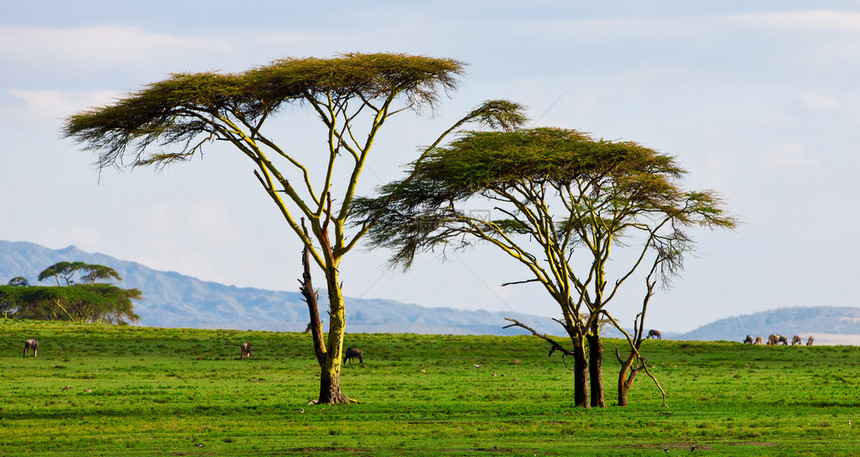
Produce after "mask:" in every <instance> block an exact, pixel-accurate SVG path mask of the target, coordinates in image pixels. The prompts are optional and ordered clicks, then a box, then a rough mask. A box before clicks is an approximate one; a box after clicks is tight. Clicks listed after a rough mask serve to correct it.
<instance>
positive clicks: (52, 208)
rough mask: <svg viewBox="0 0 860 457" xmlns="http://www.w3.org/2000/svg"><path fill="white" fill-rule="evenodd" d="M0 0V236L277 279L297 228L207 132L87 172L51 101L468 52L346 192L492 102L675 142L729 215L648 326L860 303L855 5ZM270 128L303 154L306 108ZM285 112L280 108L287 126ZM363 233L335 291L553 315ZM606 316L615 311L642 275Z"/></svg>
mask: <svg viewBox="0 0 860 457" xmlns="http://www.w3.org/2000/svg"><path fill="white" fill-rule="evenodd" d="M310 3H312V2H286V1H256V2H255V1H250V2H243V3H236V2H220V1H194V0H184V1H180V2H177V1H175V0H171V1H146V2H142V1H141V2H133V1H129V2H108V1H89V2H87V1H77V2H65V1H55V2H46V1H30V2H20V1H14V2H13V1H8V0H2V1H0V6H2V10H3V11H4V14H3V16H2V17H0V43H2V45H0V61H2V62H3V64H2V71H0V207H2V208H3V213H2V217H0V239H5V240H10V241H32V242H36V243H40V244H43V245H46V246H48V247H52V248H62V247H65V246H68V245H71V244H74V245H76V246H78V247H79V248H81V249H84V250H87V251H95V252H102V253H105V254H109V255H112V256H114V257H118V258H121V259H126V260H134V261H138V262H141V263H144V264H146V265H147V266H150V267H152V268H157V269H162V270H173V271H179V272H181V273H184V274H188V275H192V276H196V277H199V278H202V279H207V280H213V281H219V282H224V283H228V284H235V285H238V286H252V287H262V288H269V289H281V290H283V289H295V287H296V286H297V282H296V278H298V276H299V270H300V265H299V257H298V254H299V251H300V246H299V244H298V242H297V240H296V239H294V237H293V236H292V235H291V234H290V232H289V231H288V228H287V227H286V225H285V223H284V222H283V220H282V219H280V218H279V216H278V214H277V212H276V210H275V208H274V207H273V206H272V204H271V202H270V201H268V200H267V197H266V196H265V195H264V194H263V193H262V191H261V190H260V189H259V187H258V186H259V185H258V184H257V182H256V181H255V179H254V177H253V175H252V172H251V171H252V168H251V166H250V164H248V163H245V162H244V161H243V160H242V158H241V157H238V156H237V155H236V154H235V153H233V152H232V151H230V150H227V149H217V148H215V149H212V150H209V151H208V152H207V153H206V154H205V156H204V157H203V158H202V159H199V160H194V161H192V162H191V163H188V164H182V165H180V166H175V167H173V168H170V169H167V170H165V171H163V172H161V173H156V172H154V171H153V170H149V169H138V170H135V171H133V172H125V171H114V170H105V171H104V172H102V173H101V175H99V173H98V171H97V169H96V168H95V167H94V166H93V161H94V156H92V155H91V154H90V153H88V152H85V151H81V150H80V149H79V148H78V147H77V146H76V145H75V144H74V143H73V142H71V141H69V140H64V139H62V138H60V128H61V125H62V120H63V118H64V117H66V116H68V115H70V114H72V113H75V112H77V111H80V110H83V109H85V108H87V107H90V106H95V105H100V104H103V103H107V102H110V101H111V100H112V99H113V98H115V97H117V96H120V95H122V94H123V93H126V92H128V91H132V90H135V89H137V88H139V87H141V86H142V85H144V84H146V83H149V82H153V81H157V80H161V79H163V78H165V77H166V76H167V75H169V74H170V73H175V72H197V71H209V70H220V71H226V72H232V71H242V70H245V69H248V68H251V67H253V66H256V65H263V64H266V63H269V62H270V61H272V60H274V59H277V58H280V57H286V56H296V57H302V56H318V57H327V56H333V55H336V54H338V53H342V52H354V51H357V52H402V53H409V54H422V55H429V56H435V57H451V58H455V59H458V60H461V61H463V62H466V63H467V64H468V67H467V73H466V74H465V75H464V76H463V77H462V78H461V80H460V85H459V89H458V90H457V91H456V92H454V93H452V94H451V96H450V98H448V99H443V100H442V102H441V103H440V105H439V107H438V109H437V111H436V112H435V113H425V114H424V115H422V116H416V115H414V114H412V113H404V114H401V115H399V117H398V119H397V121H396V122H392V123H391V124H390V125H387V126H386V128H387V130H385V131H383V132H382V137H381V138H380V141H379V143H378V144H377V145H376V146H375V148H376V150H375V156H374V157H373V158H372V159H371V161H370V162H369V164H368V167H369V168H368V173H366V174H365V175H364V178H363V179H364V181H363V183H362V185H363V190H364V191H365V192H370V191H371V190H372V189H373V187H374V186H376V185H379V184H381V183H383V182H387V181H390V180H392V179H396V178H398V177H399V176H400V173H401V165H402V164H404V163H407V162H409V161H410V160H412V159H414V157H415V150H416V148H417V147H418V146H420V145H422V144H427V143H429V142H431V141H432V140H433V139H434V138H435V136H436V135H437V134H438V133H439V132H440V131H441V130H442V129H444V128H445V127H446V126H447V125H450V124H451V123H452V122H453V121H454V120H455V119H457V118H458V117H460V116H461V115H462V114H463V113H464V112H466V111H467V110H468V109H470V108H472V107H474V106H476V105H478V104H479V103H480V102H482V101H483V100H486V99H490V98H505V99H510V100H514V101H517V102H520V103H523V104H525V105H527V106H528V107H529V114H530V115H531V117H532V118H533V119H534V124H533V125H541V126H558V127H564V128H574V129H578V130H582V131H585V132H590V133H591V134H592V135H593V136H595V137H601V138H607V139H612V140H619V139H623V140H630V141H636V142H639V143H642V144H644V145H646V146H649V147H652V148H654V149H657V150H659V151H661V152H664V153H667V154H671V155H674V156H676V157H677V158H678V160H679V162H680V163H681V164H682V165H683V166H684V167H685V168H686V169H687V170H688V171H689V174H688V176H687V180H686V182H687V185H688V187H689V188H693V189H714V190H716V191H718V192H719V193H720V194H721V195H722V196H723V198H724V199H725V201H726V203H727V205H728V207H729V208H730V210H731V212H732V213H733V214H734V215H736V216H737V217H739V218H740V219H741V221H742V225H741V226H740V227H738V229H737V230H735V231H733V232H708V231H697V232H695V233H694V237H695V238H696V240H697V241H698V244H697V250H698V252H697V254H696V255H695V256H692V257H689V258H688V259H687V262H686V270H685V271H684V273H683V275H682V276H681V278H679V279H678V280H677V281H675V283H674V285H673V287H672V288H671V289H670V290H668V291H663V292H660V294H659V295H658V296H657V297H656V298H655V299H654V301H653V305H652V310H651V311H650V313H649V315H650V318H649V323H648V325H649V326H651V327H655V328H663V329H666V330H669V331H686V330H690V329H692V328H695V327H697V326H699V325H702V324H705V323H708V322H710V321H712V320H715V319H718V318H721V317H726V316H732V315H739V314H747V313H751V312H756V311H761V310H766V309H772V308H777V307H784V306H815V305H828V306H860V293H858V292H857V290H856V288H855V287H853V284H854V282H855V277H856V276H857V273H858V267H857V266H856V265H857V259H858V258H860V248H858V243H857V242H856V233H857V231H858V229H857V227H858V223H860V216H858V211H857V207H858V205H857V203H856V196H857V195H858V190H860V189H858V188H860V180H858V179H857V178H856V177H855V174H856V173H857V170H858V162H860V150H858V145H860V141H858V140H860V85H858V84H857V78H858V75H860V65H858V62H860V6H858V5H857V3H856V2H848V1H830V2H828V1H821V2H792V1H773V2H744V1H722V2H684V1H610V2H590V1H572V2H541V1H538V2H529V3H528V5H527V6H526V4H525V3H524V2H509V1H492V2H490V1H471V2H446V1H443V2H426V4H425V3H422V4H420V5H415V6H412V5H409V4H408V2H373V1H369V2H326V3H320V4H319V5H318V6H317V5H311V4H310ZM282 118H283V126H284V127H283V135H282V136H281V137H279V139H280V140H281V142H282V143H285V142H286V143H289V144H291V145H296V147H297V148H303V149H307V150H308V151H313V150H314V149H315V148H318V147H319V145H320V143H319V138H314V137H312V136H309V135H303V134H302V133H303V131H304V129H303V128H302V126H305V125H310V124H312V123H313V119H312V118H311V117H310V113H308V112H306V111H303V110H301V109H295V110H289V111H287V112H285V113H283V116H282ZM296 126H298V127H296ZM384 261H385V253H384V252H365V251H362V252H355V253H353V255H352V256H351V257H349V258H348V259H347V260H346V261H345V264H344V265H343V267H342V277H343V280H344V289H345V293H346V295H347V296H352V297H364V298H372V297H380V298H391V299H396V300H400V301H404V302H411V303H417V304H420V305H424V306H451V307H456V308H465V309H487V310H494V311H507V310H513V311H517V312H530V313H537V314H542V315H549V316H555V315H556V314H557V313H558V311H557V309H556V308H555V305H553V303H552V302H551V300H549V299H548V297H546V296H544V294H543V292H542V291H541V290H540V289H538V288H536V287H531V286H519V287H506V288H501V287H500V284H501V283H503V282H508V281H515V280H521V279H525V278H526V273H525V272H524V271H522V270H521V269H520V267H519V265H517V264H515V263H512V262H510V261H508V260H507V259H505V258H504V257H503V256H501V255H500V254H498V253H495V252H494V251H492V250H491V249H488V248H482V247H477V248H476V249H473V250H470V251H467V252H465V253H462V254H451V255H449V258H448V260H447V261H446V262H442V261H440V259H439V258H438V257H436V256H434V255H426V256H423V257H422V258H420V259H419V260H418V261H417V262H416V265H415V267H414V269H413V270H411V271H410V272H408V273H406V274H402V273H401V272H399V271H390V270H386V269H385V267H384V265H383V264H384ZM628 289H629V293H628V294H627V295H624V296H622V297H619V302H618V303H617V305H616V306H617V308H616V309H617V314H618V315H620V316H621V318H622V321H627V322H629V321H630V320H631V319H632V316H633V314H635V311H634V310H635V307H636V306H637V304H638V303H639V302H640V301H641V291H642V285H641V283H639V282H636V283H631V284H630V285H629V287H628Z"/></svg>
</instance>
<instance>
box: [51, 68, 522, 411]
mask: <svg viewBox="0 0 860 457" xmlns="http://www.w3.org/2000/svg"><path fill="white" fill-rule="evenodd" d="M462 71H463V64H462V63H461V62H458V61H456V60H451V59H439V58H431V57H423V56H409V55H402V54H344V55H341V56H337V57H334V58H330V59H320V58H286V59H281V60H277V61H274V62H272V63H271V64H269V65H265V66H261V67H258V68H254V69H251V70H248V71H246V72H243V73H238V74H221V73H212V72H209V73H194V74H174V75H172V76H171V77H170V78H168V79H166V80H164V81H160V82H156V83H152V84H150V85H148V86H146V87H145V88H143V89H142V90H139V91H137V92H134V93H132V94H130V95H128V96H127V97H125V98H123V99H120V100H119V101H117V102H116V103H114V104H112V105H108V106H104V107H100V108H95V109H91V110H89V111H85V112H82V113H80V114H77V115H74V116H71V117H70V118H68V119H67V121H66V124H65V135H66V136H67V137H72V138H74V139H76V140H77V141H79V142H80V143H81V144H83V145H84V146H85V147H86V148H87V149H90V150H94V151H96V152H97V153H98V157H99V158H98V164H99V166H100V167H101V168H105V167H111V166H125V165H128V166H131V167H135V166H143V165H154V166H159V167H163V166H167V165H169V164H172V163H174V162H177V161H184V160H187V159H190V158H191V157H193V156H194V155H196V154H199V153H201V151H202V149H203V148H204V146H205V145H207V144H208V143H209V142H211V141H213V140H218V141H224V142H227V143H229V144H230V145H232V146H233V147H234V148H235V150H236V151H237V152H239V153H241V154H243V155H244V156H246V157H247V158H248V159H249V160H250V161H251V163H252V164H253V169H254V174H255V175H256V178H257V179H258V180H259V182H260V184H261V185H262V187H263V189H264V190H265V192H266V193H267V194H268V195H269V197H270V198H271V200H272V201H273V202H274V204H275V206H276V207H277V209H278V210H279V211H280V213H281V214H282V216H283V217H284V219H285V220H286V222H287V224H288V226H289V227H290V229H291V231H292V233H293V234H294V235H295V236H297V237H298V238H299V239H300V240H301V241H302V243H303V245H304V249H306V250H307V252H308V255H309V256H310V258H311V259H313V262H314V263H315V264H316V265H317V266H318V267H319V268H320V269H321V270H322V271H323V273H324V274H325V281H326V288H327V289H328V301H329V309H328V312H329V314H330V319H329V332H328V336H327V338H324V337H323V334H322V328H321V325H319V319H318V318H317V319H316V320H315V322H317V325H315V326H313V328H312V329H311V330H312V334H313V338H314V345H315V352H316V354H317V360H318V362H319V365H320V368H321V376H320V393H319V399H318V401H319V402H320V403H343V402H349V401H351V400H350V399H349V398H348V397H347V396H346V395H345V394H344V393H343V391H342V390H341V387H340V369H341V361H342V359H343V336H344V331H345V307H344V299H343V294H342V292H341V278H340V273H339V270H338V268H339V266H340V263H341V260H342V259H343V257H344V255H346V254H347V253H348V252H350V251H351V250H352V249H353V248H354V247H355V246H356V244H357V243H358V241H359V239H360V238H361V237H362V236H363V235H364V234H365V232H366V230H367V229H368V228H369V225H367V226H364V227H360V228H359V229H357V230H355V231H353V232H351V233H348V231H347V228H348V225H347V220H348V217H349V214H350V212H351V207H352V205H353V202H354V198H355V190H356V187H357V185H358V182H359V178H360V176H361V173H362V171H363V169H364V167H365V163H366V161H367V158H368V155H369V154H370V151H371V148H372V146H373V144H374V141H375V140H376V138H377V135H378V134H379V132H380V129H381V128H382V127H383V125H384V124H385V122H386V121H387V120H388V119H389V118H390V117H391V116H393V115H395V114H397V113H400V112H403V111H405V110H410V109H411V110H419V109H422V108H426V107H430V108H431V109H432V108H433V106H435V104H436V103H437V101H438V98H439V95H440V94H441V93H447V92H449V91H451V90H453V89H454V88H455V86H456V77H457V76H458V75H460V74H461V73H462ZM289 105H297V106H307V107H309V108H310V110H311V112H312V113H313V114H314V115H315V116H316V117H317V118H318V119H319V120H320V121H321V122H322V124H323V126H324V128H325V136H324V138H322V139H323V142H322V143H323V144H324V148H322V149H323V150H322V151H320V152H319V153H304V154H303V153H302V152H300V151H295V150H292V148H289V147H288V146H289V145H288V144H286V143H283V142H279V141H276V139H275V137H274V136H272V135H273V134H272V133H271V132H270V131H269V130H264V125H267V124H266V121H268V120H269V119H270V118H271V117H273V116H274V115H275V114H276V113H277V111H278V110H280V109H283V108H284V107H285V106H289ZM506 106H507V105H506V104H505V103H498V102H488V103H486V104H485V105H482V106H480V107H478V108H476V109H475V110H474V111H472V112H470V113H468V114H467V115H466V116H465V117H464V118H463V119H461V120H459V121H458V122H457V123H456V124H455V126H459V125H462V124H463V123H465V122H468V121H472V120H478V121H484V122H489V123H490V124H494V123H495V122H497V120H499V121H500V122H504V120H505V118H506V116H507V113H505V112H504V111H505V109H506ZM453 128H455V127H452V129H453ZM450 131H451V130H448V131H446V132H444V133H443V134H442V135H441V136H440V137H439V138H438V139H437V140H436V142H434V143H433V144H434V145H435V144H438V143H439V142H440V141H442V138H443V137H444V136H445V135H446V134H447V133H448V132H450ZM288 141H289V138H288ZM320 158H321V159H322V160H321V162H322V165H321V166H320V167H319V168H317V169H314V168H313V167H312V165H311V164H312V163H315V161H319V159H320ZM302 219H305V220H307V222H308V224H309V225H310V230H309V232H305V231H303V229H302V222H301V220H302ZM313 320H314V319H313V318H312V321H313Z"/></svg>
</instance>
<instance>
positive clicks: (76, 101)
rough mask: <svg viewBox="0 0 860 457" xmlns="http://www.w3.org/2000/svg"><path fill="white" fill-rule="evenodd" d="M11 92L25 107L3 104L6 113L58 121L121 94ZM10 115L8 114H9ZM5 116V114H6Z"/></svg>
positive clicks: (107, 92) (39, 119)
mask: <svg viewBox="0 0 860 457" xmlns="http://www.w3.org/2000/svg"><path fill="white" fill-rule="evenodd" d="M10 93H11V94H12V95H13V96H15V97H16V98H17V99H19V100H20V101H22V102H23V105H24V106H23V107H11V109H10V107H8V106H3V107H2V109H3V112H4V113H14V114H15V118H17V119H28V120H35V121H42V122H44V121H49V122H52V121H56V120H58V119H63V118H65V117H66V116H69V115H71V114H74V113H76V112H78V111H81V109H83V107H90V106H100V105H105V104H107V103H110V102H112V101H114V100H115V99H116V98H117V97H119V96H120V94H119V93H118V92H113V91H93V92H78V91H60V90H25V89H13V90H11V91H10ZM7 115H8V114H7ZM4 117H5V116H4Z"/></svg>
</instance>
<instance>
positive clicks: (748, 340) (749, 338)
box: [744, 335, 753, 344]
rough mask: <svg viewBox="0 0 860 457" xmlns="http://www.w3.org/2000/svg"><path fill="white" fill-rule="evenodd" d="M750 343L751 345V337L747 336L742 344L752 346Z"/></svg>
mask: <svg viewBox="0 0 860 457" xmlns="http://www.w3.org/2000/svg"><path fill="white" fill-rule="evenodd" d="M752 343H753V339H752V337H751V336H749V335H747V337H746V338H744V344H752Z"/></svg>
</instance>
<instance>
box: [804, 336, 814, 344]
mask: <svg viewBox="0 0 860 457" xmlns="http://www.w3.org/2000/svg"><path fill="white" fill-rule="evenodd" d="M813 341H815V338H813V337H812V335H809V339H808V340H806V345H807V346H812V342H813Z"/></svg>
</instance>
